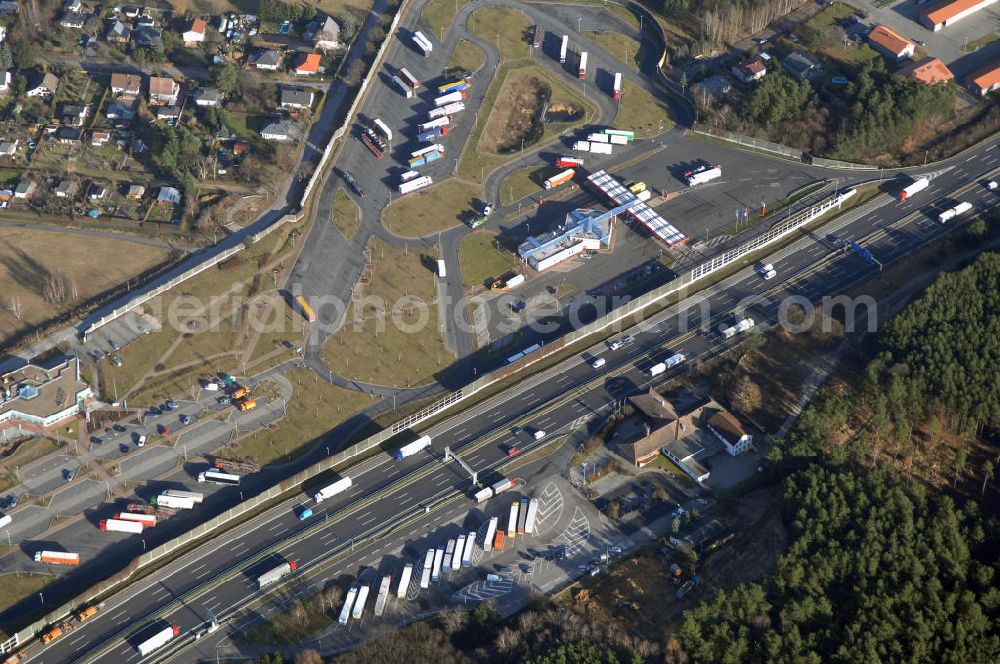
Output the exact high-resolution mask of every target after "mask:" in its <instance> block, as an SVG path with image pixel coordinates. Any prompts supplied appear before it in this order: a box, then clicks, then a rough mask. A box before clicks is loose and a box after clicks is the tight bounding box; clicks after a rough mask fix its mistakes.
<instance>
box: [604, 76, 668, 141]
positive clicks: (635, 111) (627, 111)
mask: <svg viewBox="0 0 1000 664" xmlns="http://www.w3.org/2000/svg"><path fill="white" fill-rule="evenodd" d="M672 124H673V121H672V120H671V119H670V113H669V112H668V110H667V107H666V106H664V105H663V103H662V102H660V101H658V100H657V99H656V98H655V97H653V95H651V94H650V93H648V92H646V91H645V90H644V89H642V88H640V87H639V86H638V85H636V84H635V83H633V82H631V81H628V80H626V81H624V82H623V84H622V98H621V104H620V105H619V107H618V113H617V115H615V129H624V130H626V131H634V132H635V135H636V137H637V138H638V137H643V136H651V135H653V134H658V133H659V132H661V131H665V130H666V129H669V128H670V125H672Z"/></svg>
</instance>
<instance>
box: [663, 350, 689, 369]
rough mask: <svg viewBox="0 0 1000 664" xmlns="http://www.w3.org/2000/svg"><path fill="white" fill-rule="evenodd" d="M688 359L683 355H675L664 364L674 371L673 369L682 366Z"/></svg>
mask: <svg viewBox="0 0 1000 664" xmlns="http://www.w3.org/2000/svg"><path fill="white" fill-rule="evenodd" d="M686 359H687V358H686V357H684V354H683V353H675V354H674V355H671V356H670V357H668V358H667V359H665V360H663V363H664V364H665V365H667V368H668V369H672V368H673V367H676V366H677V365H678V364H680V363H681V362H683V361H684V360H686Z"/></svg>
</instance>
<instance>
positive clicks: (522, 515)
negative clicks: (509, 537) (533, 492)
mask: <svg viewBox="0 0 1000 664" xmlns="http://www.w3.org/2000/svg"><path fill="white" fill-rule="evenodd" d="M527 523H528V499H527V498H522V499H521V504H520V505H519V506H518V509H517V534H518V535H524V534H525V530H524V528H525V526H526V525H527Z"/></svg>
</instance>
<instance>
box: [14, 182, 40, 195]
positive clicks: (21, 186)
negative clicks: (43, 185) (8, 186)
mask: <svg viewBox="0 0 1000 664" xmlns="http://www.w3.org/2000/svg"><path fill="white" fill-rule="evenodd" d="M36 189H38V185H36V184H35V182H34V181H33V180H21V181H20V182H18V183H17V186H16V187H14V198H21V199H23V200H31V197H32V196H34V195H35V190H36Z"/></svg>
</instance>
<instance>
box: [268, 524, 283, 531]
mask: <svg viewBox="0 0 1000 664" xmlns="http://www.w3.org/2000/svg"><path fill="white" fill-rule="evenodd" d="M278 528H285V529H286V530H287V529H288V526H286V525H285V524H283V523H276V524H274V525H273V526H271V527H270V528H268V529H267V531H268V532H270V533H273V532H274V531H275V530H277V529H278Z"/></svg>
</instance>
